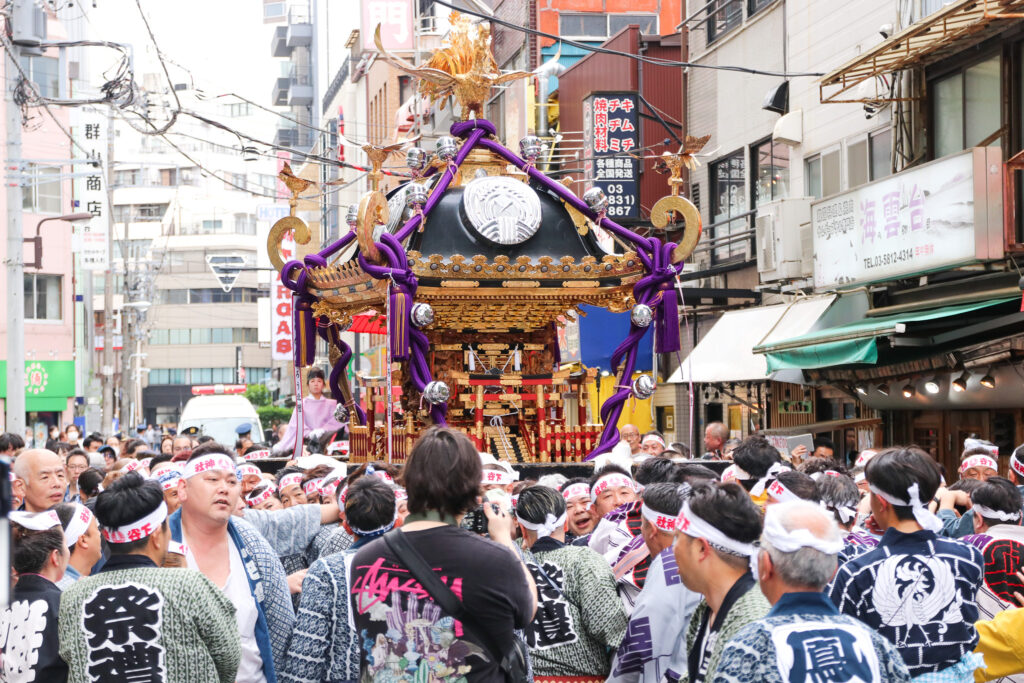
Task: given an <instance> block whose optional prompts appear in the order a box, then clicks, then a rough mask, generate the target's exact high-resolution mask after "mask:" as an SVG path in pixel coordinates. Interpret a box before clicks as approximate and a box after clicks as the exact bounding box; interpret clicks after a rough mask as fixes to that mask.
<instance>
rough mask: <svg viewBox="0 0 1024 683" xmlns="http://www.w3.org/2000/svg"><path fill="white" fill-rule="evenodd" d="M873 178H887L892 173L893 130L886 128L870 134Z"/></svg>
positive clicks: (869, 150)
mask: <svg viewBox="0 0 1024 683" xmlns="http://www.w3.org/2000/svg"><path fill="white" fill-rule="evenodd" d="M868 154H869V155H870V160H869V163H870V164H871V179H872V180H878V179H879V178H885V177H887V176H889V175H890V174H891V173H892V130H891V129H889V128H886V129H885V130H882V131H879V132H877V133H872V134H871V135H869V136H868Z"/></svg>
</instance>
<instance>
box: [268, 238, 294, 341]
mask: <svg viewBox="0 0 1024 683" xmlns="http://www.w3.org/2000/svg"><path fill="white" fill-rule="evenodd" d="M294 255H295V236H294V235H293V234H292V233H290V232H289V233H287V234H286V235H285V237H284V239H283V240H281V258H283V259H284V260H285V261H288V260H290V259H292V258H294ZM272 291H273V296H272V297H271V306H272V307H273V310H272V311H271V320H272V322H273V330H274V332H273V334H272V335H271V344H270V357H271V358H272V359H273V360H291V359H292V343H293V342H292V290H290V289H288V288H287V287H285V286H284V285H283V284H282V283H281V274H280V273H278V274H277V276H276V277H275V278H274V284H273V288H272Z"/></svg>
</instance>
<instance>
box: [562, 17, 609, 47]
mask: <svg viewBox="0 0 1024 683" xmlns="http://www.w3.org/2000/svg"><path fill="white" fill-rule="evenodd" d="M558 34H559V35H561V36H566V37H570V36H571V37H574V38H600V39H602V40H603V39H605V38H607V37H608V17H607V15H605V14H597V13H593V14H570V13H568V12H560V13H559V15H558Z"/></svg>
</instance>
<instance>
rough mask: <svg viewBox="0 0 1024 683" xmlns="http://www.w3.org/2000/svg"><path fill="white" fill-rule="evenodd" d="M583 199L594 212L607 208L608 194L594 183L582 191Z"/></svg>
mask: <svg viewBox="0 0 1024 683" xmlns="http://www.w3.org/2000/svg"><path fill="white" fill-rule="evenodd" d="M583 201H585V202H586V203H587V206H589V207H590V210H591V211H593V212H594V213H601V212H603V211H607V210H608V195H606V194H605V193H604V190H602V189H601V188H600V187H597V186H596V185H595V186H594V187H591V188H590V189H588V190H587V191H586V192H584V193H583Z"/></svg>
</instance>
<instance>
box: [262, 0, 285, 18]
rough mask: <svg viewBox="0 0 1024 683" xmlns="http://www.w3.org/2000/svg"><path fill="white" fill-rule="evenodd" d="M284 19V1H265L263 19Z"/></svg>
mask: <svg viewBox="0 0 1024 683" xmlns="http://www.w3.org/2000/svg"><path fill="white" fill-rule="evenodd" d="M282 19H284V3H283V2H267V1H266V0H264V2H263V21H264V22H265V23H266V22H272V21H280V20H282Z"/></svg>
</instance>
